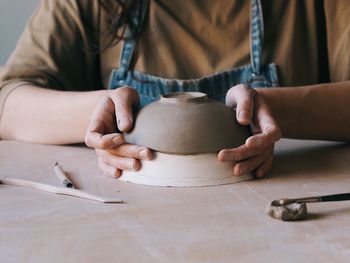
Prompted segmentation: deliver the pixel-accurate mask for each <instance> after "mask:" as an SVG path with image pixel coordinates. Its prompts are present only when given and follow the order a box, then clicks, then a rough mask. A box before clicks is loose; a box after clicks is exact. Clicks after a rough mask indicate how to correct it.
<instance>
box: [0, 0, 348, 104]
mask: <svg viewBox="0 0 350 263" xmlns="http://www.w3.org/2000/svg"><path fill="white" fill-rule="evenodd" d="M109 1H110V2H115V1H113V0H109ZM98 2H99V1H97V0H85V1H81V0H80V1H79V0H66V1H61V0H43V1H42V2H41V4H40V5H39V7H38V8H37V10H36V11H35V13H34V14H33V16H32V17H31V19H30V21H29V22H28V24H27V26H26V28H25V30H24V32H23V34H22V36H21V38H20V40H19V41H18V44H17V47H16V49H15V50H14V52H13V53H12V55H11V56H10V58H9V60H8V62H7V64H6V65H5V66H4V67H2V68H1V71H0V89H1V92H0V109H1V108H2V106H3V103H4V100H5V98H6V96H7V95H8V93H9V92H11V90H13V89H14V88H16V87H18V86H20V85H22V84H23V83H28V82H29V83H33V84H35V85H39V86H43V87H47V88H53V89H59V90H78V91H87V90H97V89H105V88H107V83H108V78H109V75H110V73H111V70H112V69H113V68H117V67H118V61H119V53H120V50H121V45H122V43H119V44H117V45H114V46H112V47H110V48H108V49H107V50H105V51H103V52H97V51H95V52H91V43H99V45H100V47H104V46H105V45H106V43H107V36H106V34H105V33H102V34H97V31H96V30H94V28H95V29H98V30H100V31H101V32H106V28H107V19H106V12H105V11H104V10H103V9H102V8H101V7H100V6H99V4H98ZM262 7H263V14H264V24H265V46H264V51H263V62H264V63H270V62H274V63H276V64H277V66H278V70H279V77H280V83H281V85H282V86H299V85H307V84H315V83H319V82H325V81H334V82H335V81H343V80H349V79H350V21H349V20H350V19H349V18H350V5H349V1H348V0H324V1H321V0H278V1H277V0H262ZM249 10H250V1H249V0H245V1H242V0H217V1H212V0H188V1H170V0H151V1H150V9H149V14H148V16H147V17H146V21H145V24H144V29H143V31H142V33H141V36H140V40H139V44H138V48H137V53H136V56H135V60H136V61H135V69H137V70H139V71H143V72H146V73H150V74H154V75H158V76H162V77H166V78H177V79H189V78H197V77H202V76H204V75H208V74H212V73H214V72H218V71H222V70H225V69H229V68H233V67H238V66H242V65H245V64H249V63H250V50H249V24H250V21H249Z"/></svg>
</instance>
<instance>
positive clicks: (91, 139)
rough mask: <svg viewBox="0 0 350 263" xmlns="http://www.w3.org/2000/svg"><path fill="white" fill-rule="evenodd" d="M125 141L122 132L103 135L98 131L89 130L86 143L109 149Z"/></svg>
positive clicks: (93, 146) (90, 145)
mask: <svg viewBox="0 0 350 263" xmlns="http://www.w3.org/2000/svg"><path fill="white" fill-rule="evenodd" d="M123 143H124V137H123V135H122V134H120V133H111V134H106V135H102V134H100V133H98V132H87V133H86V135H85V144H86V145H87V146H89V147H92V148H97V149H109V148H113V147H117V146H119V145H121V144H123Z"/></svg>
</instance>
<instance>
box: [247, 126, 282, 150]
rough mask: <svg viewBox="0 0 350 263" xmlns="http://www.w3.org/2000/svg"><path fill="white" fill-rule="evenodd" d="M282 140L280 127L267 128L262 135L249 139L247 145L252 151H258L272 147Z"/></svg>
mask: <svg viewBox="0 0 350 263" xmlns="http://www.w3.org/2000/svg"><path fill="white" fill-rule="evenodd" d="M280 138H281V133H280V130H279V128H278V127H275V126H268V127H265V128H264V130H263V131H262V132H261V133H258V134H256V135H253V136H251V137H249V138H248V139H247V140H246V142H245V145H246V146H247V148H250V149H253V148H255V149H258V148H264V147H268V146H271V145H272V144H274V143H275V142H277V141H278V140H279V139H280Z"/></svg>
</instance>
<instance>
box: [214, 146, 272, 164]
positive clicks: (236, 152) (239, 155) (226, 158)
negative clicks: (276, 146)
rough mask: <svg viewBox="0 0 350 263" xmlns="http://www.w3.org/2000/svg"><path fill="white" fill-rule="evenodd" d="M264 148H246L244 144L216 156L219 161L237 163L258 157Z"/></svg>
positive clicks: (224, 150)
mask: <svg viewBox="0 0 350 263" xmlns="http://www.w3.org/2000/svg"><path fill="white" fill-rule="evenodd" d="M264 150H266V149H265V148H258V149H255V148H248V147H247V146H246V145H245V144H244V145H241V146H239V147H237V148H233V149H223V150H221V151H220V152H219V154H218V159H219V161H222V162H232V161H233V162H239V161H242V160H245V159H247V158H251V157H254V156H257V155H260V154H261V153H262V152H263V151H264Z"/></svg>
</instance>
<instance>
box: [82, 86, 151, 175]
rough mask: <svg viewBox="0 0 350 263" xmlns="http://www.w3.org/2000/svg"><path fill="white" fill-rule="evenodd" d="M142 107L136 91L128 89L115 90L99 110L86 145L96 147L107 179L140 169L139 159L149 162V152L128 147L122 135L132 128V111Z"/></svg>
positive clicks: (143, 148) (90, 127)
mask: <svg viewBox="0 0 350 263" xmlns="http://www.w3.org/2000/svg"><path fill="white" fill-rule="evenodd" d="M138 105H139V96H138V94H137V92H136V91H135V90H134V89H132V88H129V87H123V88H118V89H116V90H112V91H110V92H109V93H108V95H107V96H106V97H105V98H104V99H103V100H102V101H101V102H100V104H99V105H98V106H97V107H96V109H95V111H94V113H93V115H92V118H91V120H90V124H89V126H88V129H87V132H86V134H85V143H86V145H88V146H89V147H92V148H95V150H96V153H97V156H98V164H99V168H100V169H101V170H102V171H103V173H104V174H105V175H107V176H110V177H113V178H118V177H119V176H120V175H121V173H122V171H123V170H134V171H137V170H139V169H140V167H141V165H140V161H139V160H140V159H147V160H150V159H151V158H152V152H151V150H150V149H148V148H145V147H141V146H138V145H131V144H126V143H125V141H124V137H123V135H122V134H121V132H126V131H129V130H130V129H131V128H132V125H133V108H137V107H138Z"/></svg>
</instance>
